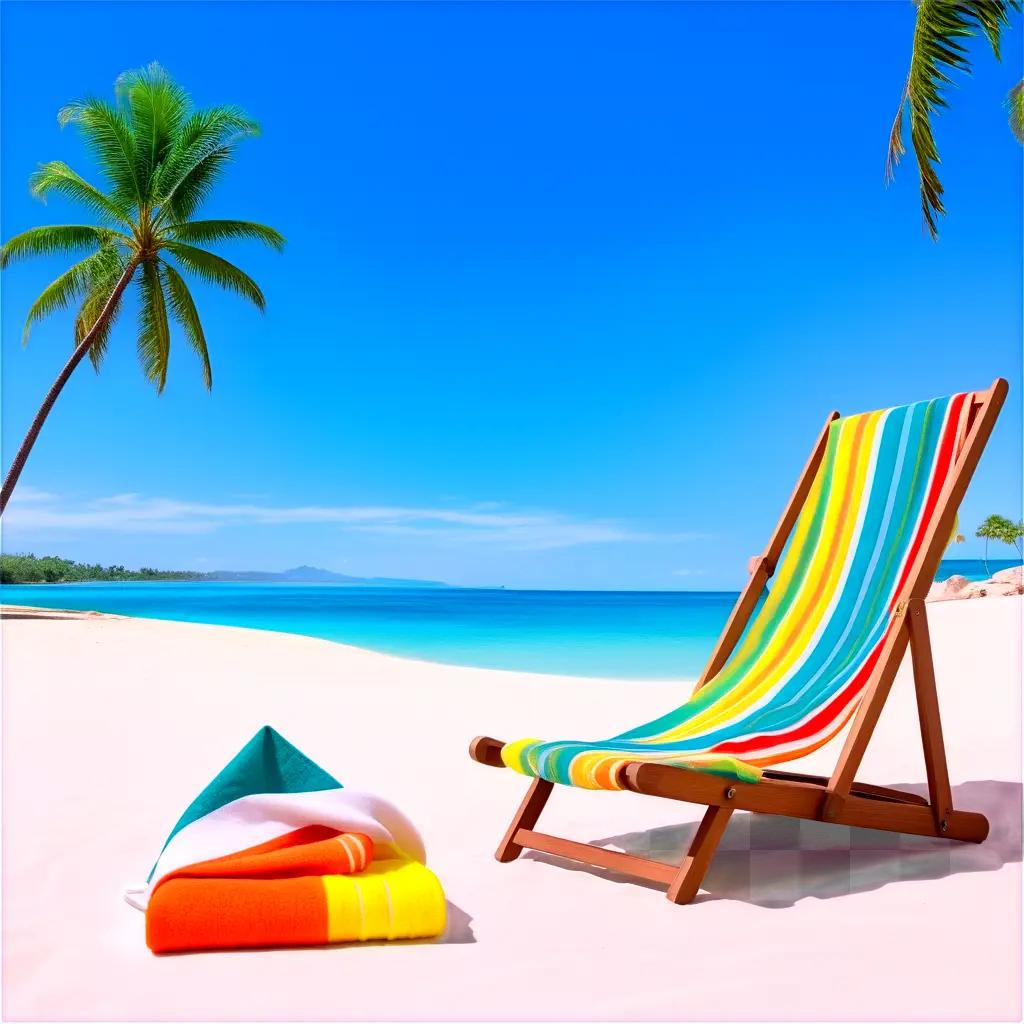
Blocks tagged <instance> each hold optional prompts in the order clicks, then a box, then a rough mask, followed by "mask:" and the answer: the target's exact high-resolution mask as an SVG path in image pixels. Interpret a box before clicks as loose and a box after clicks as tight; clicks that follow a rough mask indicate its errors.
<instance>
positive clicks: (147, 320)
mask: <svg viewBox="0 0 1024 1024" xmlns="http://www.w3.org/2000/svg"><path fill="white" fill-rule="evenodd" d="M138 350H139V363H140V364H141V366H142V372H143V373H144V374H145V375H146V379H147V380H149V381H152V382H153V383H154V384H155V385H156V390H157V394H159V393H160V392H161V391H163V389H164V385H165V384H166V383H167V361H168V357H169V356H170V351H171V328H170V325H169V324H168V322H167V301H166V299H165V297H164V286H163V281H161V279H160V271H159V269H158V268H157V265H156V262H155V261H154V260H147V262H145V263H143V265H142V276H141V277H140V278H139V337H138Z"/></svg>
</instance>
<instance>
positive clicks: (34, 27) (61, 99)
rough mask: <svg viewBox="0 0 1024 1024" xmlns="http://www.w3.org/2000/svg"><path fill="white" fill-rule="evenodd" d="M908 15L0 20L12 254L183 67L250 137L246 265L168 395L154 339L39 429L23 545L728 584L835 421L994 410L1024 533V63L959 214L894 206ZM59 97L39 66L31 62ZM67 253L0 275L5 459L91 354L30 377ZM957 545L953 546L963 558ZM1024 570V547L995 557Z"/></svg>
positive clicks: (979, 131)
mask: <svg viewBox="0 0 1024 1024" xmlns="http://www.w3.org/2000/svg"><path fill="white" fill-rule="evenodd" d="M913 13H914V11H913V6H912V4H911V3H910V2H909V0H907V2H888V3H831V2H830V3H769V2H764V3H749V4H748V3H684V4H678V5H672V4H651V5H642V4H626V5H616V4H600V5H589V4H582V3H581V4H564V5H546V4H522V5H502V4H487V5H482V4H481V5H468V4H464V5H460V4H451V5H433V4H427V3H424V4H416V5H409V6H403V5H396V4H384V5H379V6H362V5H334V4H327V3H313V4H299V3H289V4H286V5H282V4H274V3H258V4H251V5H247V4H238V3H234V4H220V5H215V4H198V3H196V4H181V5H162V4H159V3H147V4H141V3H138V4H131V5H129V4H110V5H103V4H87V3H73V4H69V5H64V4H58V3H34V4H29V3H5V4H3V7H2V14H0V17H2V29H3V31H2V39H0V62H2V82H0V84H2V98H0V115H2V119H0V125H2V127H0V143H2V148H3V163H2V172H0V173H2V178H0V199H2V207H0V209H2V223H0V229H2V235H3V237H4V238H7V237H10V236H11V235H12V234H14V233H16V232H18V231H21V230H24V229H25V228H27V227H30V226H32V225H35V224H39V223H66V222H71V223H74V222H76V221H78V220H80V219H81V218H82V214H81V213H80V212H79V211H75V210H73V209H72V208H71V207H69V206H65V205H64V204H63V203H61V202H58V201H52V202H50V203H49V204H48V205H46V206H43V205H42V204H40V203H38V202H37V201H35V200H33V199H32V198H31V197H30V196H29V195H28V189H27V184H26V183H27V179H28V176H29V174H30V173H31V172H32V170H33V169H34V168H35V166H36V164H37V163H38V162H40V161H43V160H48V159H63V160H66V161H68V162H69V163H71V164H72V165H73V166H75V167H76V168H78V169H80V170H81V171H82V172H83V173H86V175H87V176H89V175H90V174H91V171H92V168H91V164H90V160H89V158H88V157H87V155H86V154H85V153H84V151H83V148H82V146H81V143H80V141H79V140H78V139H77V138H76V136H75V134H74V132H73V130H66V131H63V132H62V131H61V130H60V129H59V128H58V126H57V123H56V112H57V110H58V108H59V107H60V106H61V105H62V104H64V103H65V102H67V101H68V100H70V99H73V98H77V97H80V96H82V95H84V94H88V93H95V94H100V95H109V94H110V93H111V88H112V84H113V81H114V79H115V78H116V76H117V74H118V73H119V72H120V71H122V70H124V69H126V68H132V67H137V66H140V65H142V64H145V63H148V62H149V61H152V60H158V61H160V62H161V63H162V64H163V65H164V66H165V67H167V68H168V69H169V70H170V71H171V72H172V73H173V74H174V75H175V76H176V77H177V78H178V79H179V80H180V81H181V82H182V83H183V84H185V85H186V87H187V88H188V89H189V90H190V92H191V93H192V95H193V97H194V99H195V101H196V102H197V103H198V104H199V105H205V104H210V103H215V102H234V103H238V104H240V105H242V106H244V107H245V108H246V109H247V110H248V111H249V112H250V113H251V114H252V115H253V116H255V117H257V118H258V119H259V120H260V121H261V122H262V124H263V129H264V131H263V136H262V137H261V138H259V139H256V140H253V141H251V142H249V143H247V144H245V146H244V147H243V150H242V152H241V154H240V157H239V160H238V162H237V164H236V165H235V166H234V167H233V168H232V170H231V173H230V176H229V177H228V179H227V180H226V181H225V183H224V185H223V186H222V187H221V188H220V189H219V191H218V192H217V194H216V196H215V197H214V198H213V199H212V200H211V202H210V203H209V205H208V214H209V215H210V216H238V217H244V218H249V219H254V220H262V221H264V222H266V223H269V224H272V225H273V226H275V227H277V228H278V229H279V230H281V231H282V232H283V233H284V234H285V235H286V236H287V237H288V240H289V244H288V247H287V249H286V251H285V253H284V254H283V255H280V256H278V255H275V254H272V253H269V252H264V251H262V250H259V249H257V248H255V247H252V246H247V245H236V246H232V247H231V249H230V250H222V251H225V254H226V255H229V257H231V258H233V259H236V261H237V262H238V263H239V264H240V265H241V266H243V267H244V268H245V269H247V270H248V271H249V272H251V273H252V274H253V275H254V276H255V277H256V278H257V280H259V281H260V282H261V283H262V284H263V286H264V290H265V292H266V294H267V300H268V309H267V313H266V316H264V317H260V316H259V314H257V313H256V312H255V311H253V310H252V309H250V308H247V307H245V306H243V305H242V304H241V303H240V302H238V301H236V300H233V299H231V298H230V297H227V296H222V295H220V294H218V293H216V292H213V291H211V290H209V289H206V288H203V287H197V289H196V293H197V297H198V298H199V301H200V304H201V310H202V313H203V316H204V322H205V324H206V329H207V335H208V337H209V339H210V342H211V349H212V355H213V361H214V390H213V392H212V394H207V393H205V391H204V390H203V388H202V385H201V380H200V374H199V371H198V367H197V365H196V363H195V360H194V358H193V356H192V354H191V352H190V351H189V350H188V349H187V347H186V346H185V345H184V344H182V343H180V341H179V343H178V344H177V346H176V349H175V351H174V353H173V355H172V365H171V373H170V380H169V383H168V387H167V390H166V392H165V393H164V394H163V395H162V396H160V397H157V396H156V395H155V393H154V392H153V391H152V390H151V388H150V387H149V386H148V385H147V384H146V383H145V382H144V380H143V379H142V376H141V374H140V372H139V370H138V367H137V363H136V357H135V353H134V336H133V333H132V315H133V314H132V312H131V310H129V311H128V312H127V314H126V315H125V316H124V317H123V319H122V323H121V326H120V327H119V328H118V330H117V332H116V334H115V336H114V338H113V340H112V344H111V352H110V354H109V356H108V359H107V363H106V365H105V367H104V370H103V373H102V374H101V375H100V376H98V377H97V376H96V375H94V374H93V372H92V370H91V369H90V368H89V367H87V366H85V367H83V368H82V369H81V370H80V371H79V373H78V374H77V375H76V377H75V378H74V379H73V381H72V382H71V384H70V385H69V387H68V388H67V389H66V391H65V394H64V395H63V397H62V398H61V400H60V403H59V405H58V407H57V409H56V411H55V413H54V414H53V415H52V416H51V418H50V421H49V422H48V423H47V425H46V428H45V431H44V433H43V436H42V438H41V440H40V442H39V444H38V446H37V448H36V450H35V452H34V453H33V456H32V459H31V461H30V463H29V466H28V468H27V470H26V472H25V474H24V476H23V477H22V492H21V495H20V496H19V498H18V499H16V500H17V504H16V505H15V504H12V506H11V511H10V513H9V520H8V521H7V522H5V535H4V549H5V550H8V551H11V550H33V551H36V552H39V553H43V552H49V553H57V554H63V555H65V556H68V557H73V558H79V559H87V560H90V561H92V560H98V561H102V562H119V563H123V564H126V565H130V566H135V565H141V564H146V565H155V566H160V567H166V568H172V567H174V568H196V569H213V568H266V569H282V568H286V567H288V566H291V565H295V564H299V563H312V564H316V565H321V566H325V567H328V568H332V569H335V570H338V571H342V572H348V573H352V574H356V575H391V576H395V575H400V576H412V577H427V578H432V579H443V580H447V581H450V582H454V583H461V584H473V585H489V584H499V585H501V584H503V585H507V586H517V587H587V588H591V587H611V588H618V587H637V588H657V589H661V588H670V589H674V588H682V589H714V588H722V587H733V586H735V585H737V584H738V583H739V581H740V580H741V579H742V572H743V564H744V562H745V560H746V557H747V555H749V554H752V553H753V552H755V551H758V550H760V548H761V547H762V546H763V544H764V543H765V540H766V538H767V535H768V534H769V532H770V530H771V528H772V526H773V525H774V522H775V519H776V517H777V515H778V513H779V510H780V509H781V505H782V503H783V501H784V499H785V497H786V495H787V494H788V492H789V490H790V488H791V487H792V484H793V481H794V479H795V476H796V473H797V471H798V469H799V467H800V466H801V465H802V463H803V460H804V458H805V456H806V453H807V451H808V449H809V447H810V444H811V441H812V439H813V437H814V436H815V434H816V432H817V431H818V429H819V427H820V425H821V423H822V421H823V420H824V417H825V415H826V413H827V412H828V411H829V410H830V409H831V408H833V407H836V408H838V409H840V410H841V411H846V412H855V411H861V410H864V409H871V408H877V407H880V406H885V405H892V404H899V403H902V402H906V401H911V400H914V399H918V398H923V397H929V396H931V395H936V394H945V393H949V392H952V391H956V390H963V389H969V388H974V387H983V386H987V385H988V383H989V382H990V381H991V380H992V379H993V378H994V377H996V376H1005V377H1007V378H1008V379H1009V380H1010V382H1011V389H1012V392H1011V397H1010V400H1009V404H1008V408H1007V410H1006V412H1005V413H1004V415H1003V419H1002V422H1001V424H1000V426H999V428H998V432H997V434H996V436H995V438H994V439H993V442H992V444H991V446H990V450H989V451H988V452H987V454H986V456H985V459H984V460H983V463H982V465H981V468H980V469H979V472H978V475H977V478H976V481H975V483H974V485H973V487H972V490H971V492H970V494H969V496H968V498H967V501H966V502H965V505H964V508H963V513H962V526H963V528H964V529H966V530H967V531H968V532H971V533H973V528H974V526H975V525H976V524H977V522H978V520H979V519H980V518H982V517H983V516H985V515H987V514H988V513H990V512H995V511H998V512H1002V513H1004V514H1007V515H1019V514H1020V505H1021V390H1022V389H1021V269H1022V268H1021V247H1020V238H1021V188H1020V186H1021V149H1020V147H1019V146H1018V145H1017V144H1016V142H1015V141H1014V140H1013V138H1012V136H1011V134H1010V132H1009V129H1008V128H1007V125H1006V117H1005V111H1004V108H1003V99H1004V96H1005V93H1006V91H1007V90H1008V88H1009V87H1010V85H1012V83H1013V81H1014V77H1015V73H1017V72H1019V69H1020V67H1021V63H1022V52H1021V35H1022V25H1021V20H1020V18H1019V17H1018V18H1016V19H1015V23H1014V26H1013V30H1012V31H1011V32H1010V33H1009V34H1008V37H1007V39H1006V42H1005V47H1004V57H1003V63H1002V65H999V64H996V63H995V61H994V60H993V59H992V58H991V55H990V54H989V53H988V52H986V51H985V50H984V48H983V46H982V45H981V44H979V45H976V46H974V47H973V48H972V52H973V54H974V56H975V61H976V67H975V73H974V75H973V76H972V77H971V78H969V79H968V78H962V79H961V80H960V81H959V82H958V88H957V89H956V90H955V91H954V93H953V95H952V101H951V108H950V109H949V110H948V111H947V112H945V113H944V114H943V115H942V116H941V118H940V119H939V122H938V125H937V135H938V141H939V144H940V149H941V152H942V155H943V158H944V162H943V166H942V176H943V181H944V184H945V185H946V188H947V200H948V206H949V209H950V211H951V212H950V216H949V217H947V218H946V219H945V220H944V221H943V223H942V238H941V241H940V242H939V243H938V244H934V243H932V242H931V241H930V240H928V239H927V238H926V237H924V236H923V234H922V231H921V225H920V215H919V210H918V202H917V194H916V187H917V183H916V176H915V173H914V168H913V166H912V164H910V163H907V164H905V165H904V166H903V167H902V168H901V171H900V173H899V175H898V179H897V181H896V183H895V184H894V185H893V186H891V187H889V188H888V189H886V188H885V187H884V185H883V180H882V169H883V163H884V152H885V143H886V138H887V133H888V130H889V125H890V122H891V119H892V116H893V113H894V109H895V105H896V103H897V101H898V98H899V94H900V89H901V86H902V82H903V77H904V74H905V70H906V64H907V60H908V55H909V47H910V33H911V30H912V25H913ZM40 69H43V70H40ZM62 265H63V264H62V262H61V261H59V260H58V261H52V262H51V261H43V262H33V263H25V264H22V265H19V266H17V267H15V268H12V269H9V270H8V271H6V272H5V273H4V274H3V275H2V278H0V287H2V295H0V297H2V345H3V348H2V356H3V371H4V372H3V382H2V398H3V412H2V428H3V460H4V465H5V466H6V465H7V463H8V462H9V460H10V458H11V456H12V454H13V451H14V448H15V446H16V444H17V442H18V441H19V440H20V438H21V435H22V433H23V431H24V429H25V427H26V425H27V424H28V422H29V420H30V419H31V416H32V415H33V413H34V411H35V408H36V406H37V404H38V402H39V400H40V399H41V397H42V395H43V393H44V392H45V391H46V389H47V387H48V386H49V384H50V382H51V380H52V378H53V376H54V375H55V373H56V371H57V369H58V368H59V366H60V364H61V362H62V361H63V359H64V358H65V357H66V353H67V352H68V351H69V347H70V337H71V330H70V317H60V316H58V317H55V318H54V319H52V320H51V321H49V322H47V323H45V324H43V325H42V326H39V327H37V328H36V329H35V330H34V333H33V336H32V339H31V341H30V343H29V346H28V347H27V348H25V349H23V348H22V347H21V344H20V335H21V326H22V322H23V318H24V314H25V311H26V309H27V307H28V305H29V303H30V301H31V300H32V298H34V296H35V294H37V293H38V291H39V290H40V289H41V288H42V287H43V286H44V285H45V284H46V283H48V282H49V281H50V280H51V279H52V278H53V277H54V276H56V274H57V273H58V272H59V270H60V269H61V267H62ZM980 550H981V548H980V546H979V542H977V541H973V540H972V541H970V542H969V543H967V544H965V545H963V546H962V548H961V549H960V550H959V551H958V553H959V554H963V555H965V556H973V555H976V554H978V553H980ZM1007 553H1008V552H1007Z"/></svg>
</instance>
